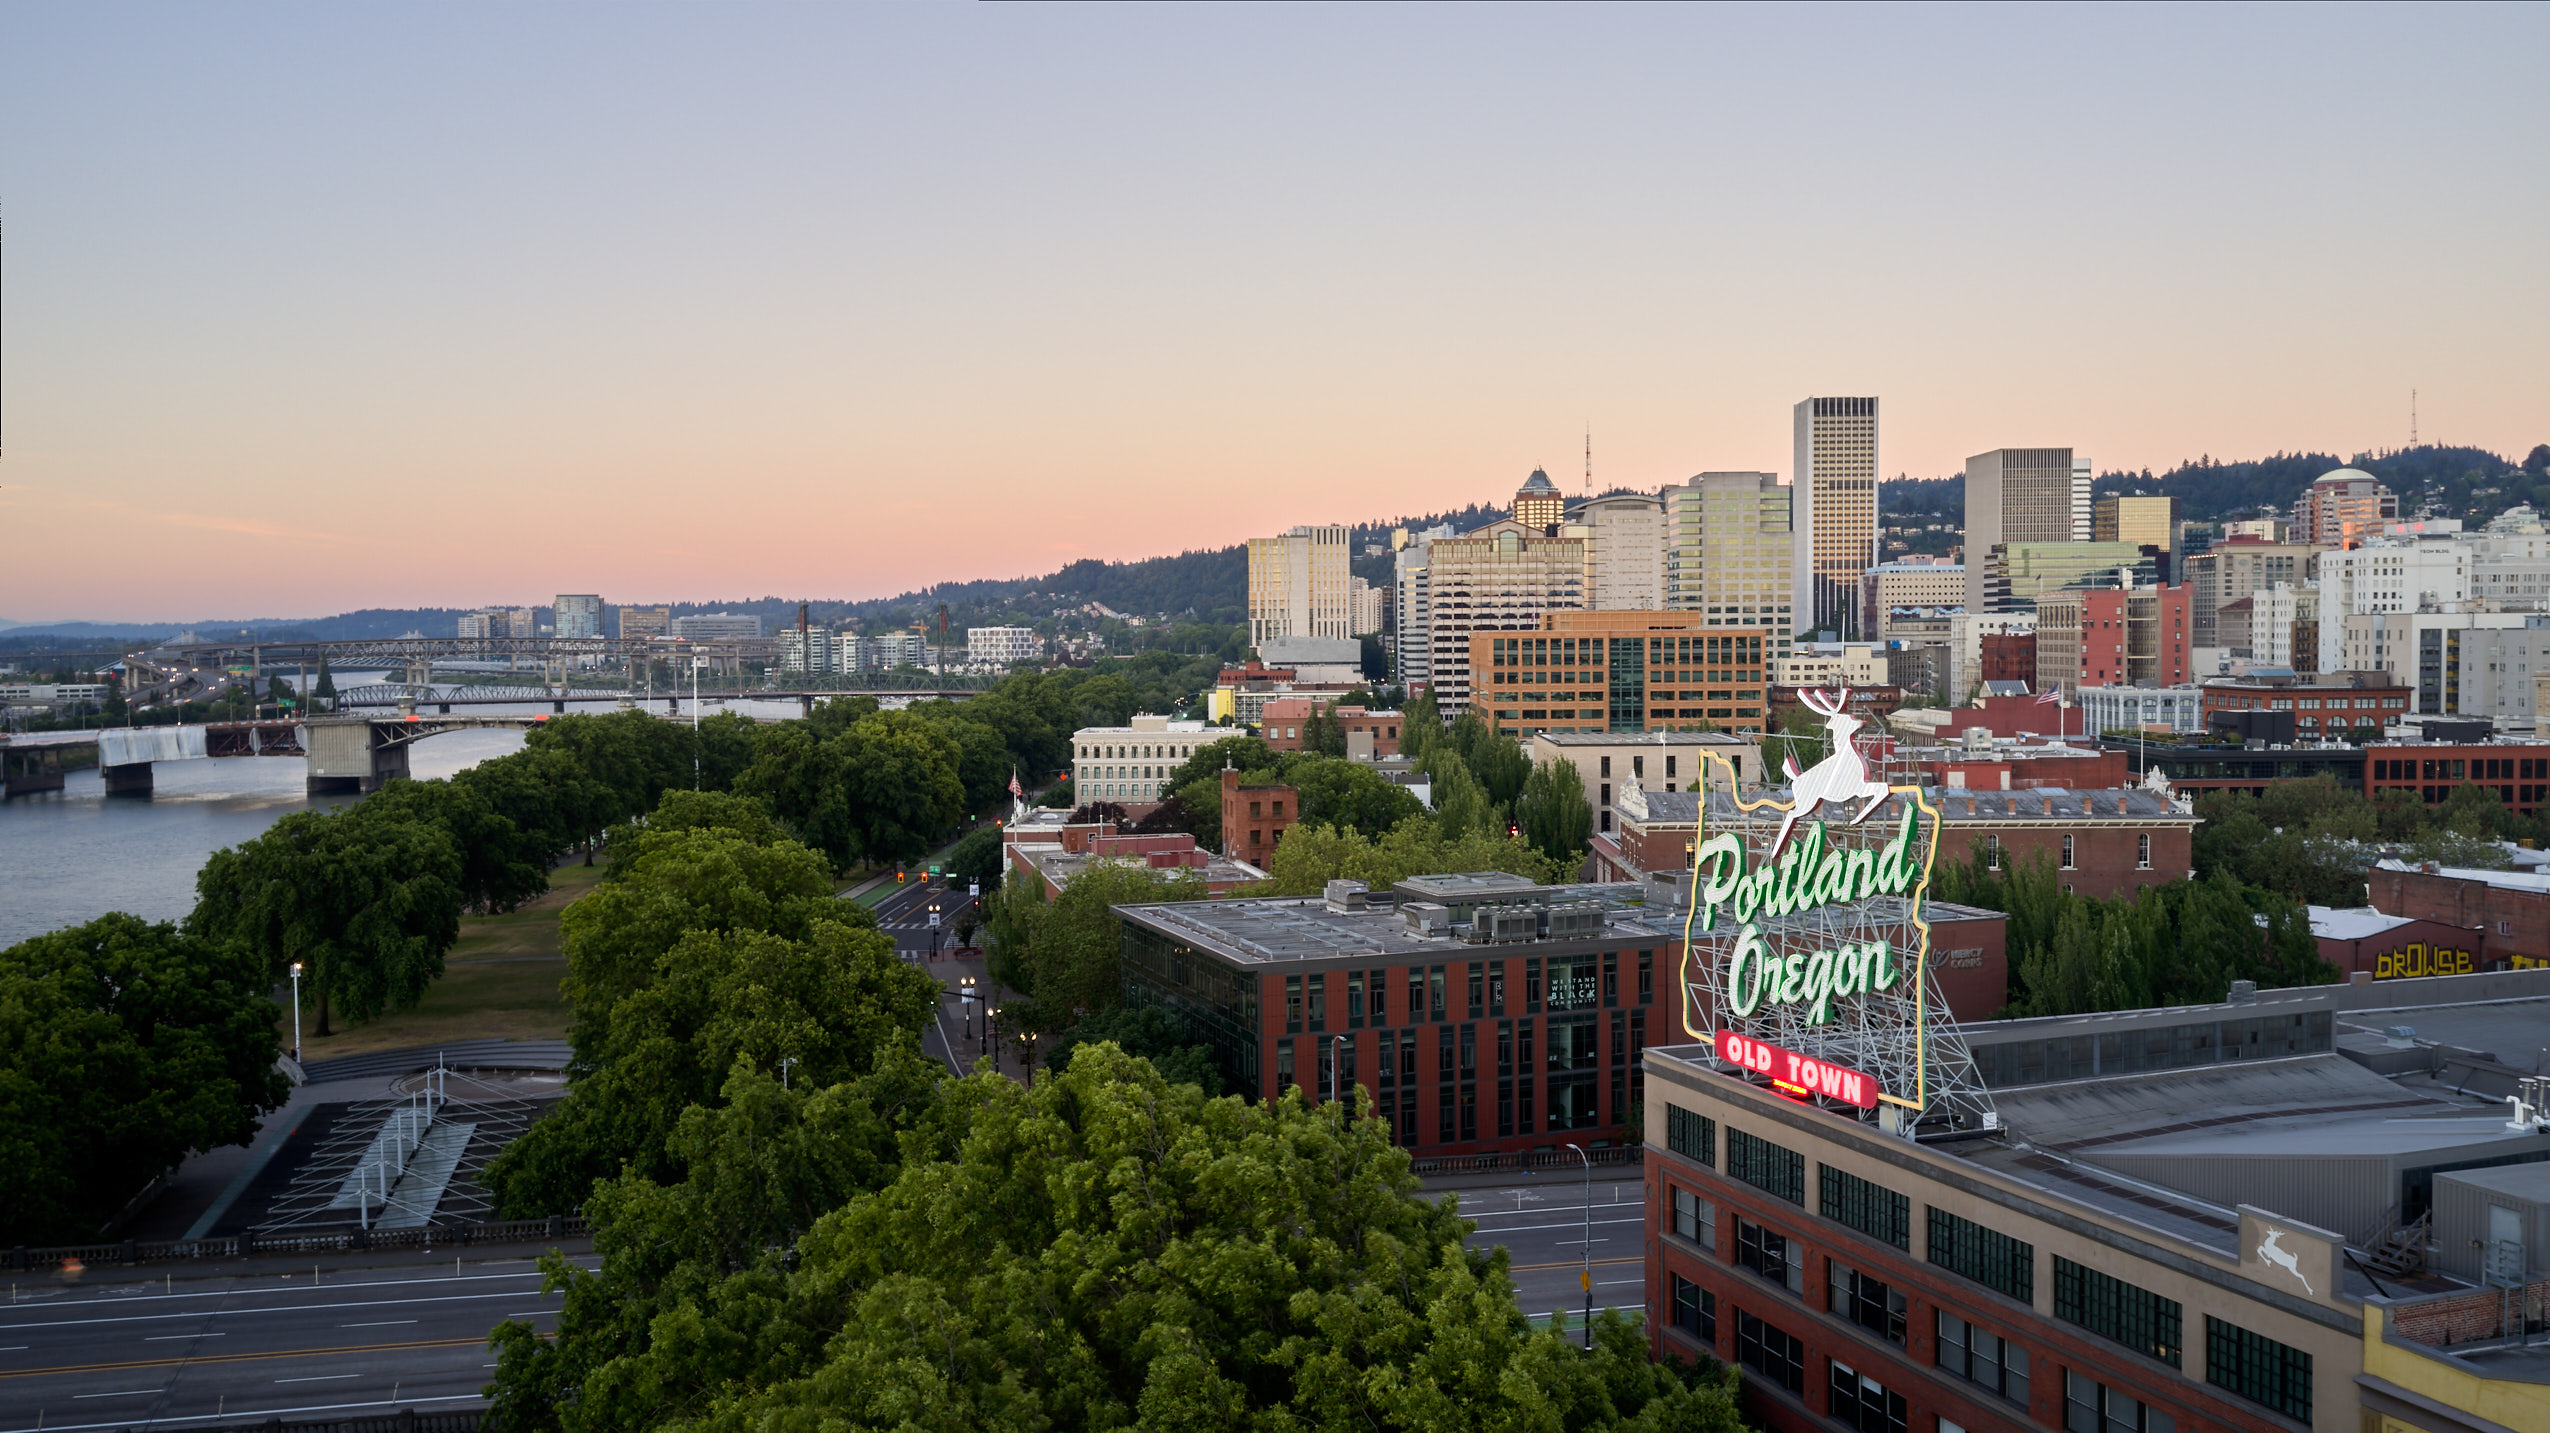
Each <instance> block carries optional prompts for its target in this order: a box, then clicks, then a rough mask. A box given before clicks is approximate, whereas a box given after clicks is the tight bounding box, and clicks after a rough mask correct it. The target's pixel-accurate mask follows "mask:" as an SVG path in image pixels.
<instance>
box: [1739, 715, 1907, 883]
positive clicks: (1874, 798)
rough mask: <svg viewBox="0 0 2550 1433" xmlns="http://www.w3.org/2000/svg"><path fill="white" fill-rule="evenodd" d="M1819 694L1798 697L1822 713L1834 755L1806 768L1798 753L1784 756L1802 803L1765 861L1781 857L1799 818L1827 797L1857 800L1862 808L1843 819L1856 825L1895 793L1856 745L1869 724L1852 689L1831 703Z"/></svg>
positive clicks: (1794, 808)
mask: <svg viewBox="0 0 2550 1433" xmlns="http://www.w3.org/2000/svg"><path fill="white" fill-rule="evenodd" d="M1818 695H1819V693H1816V692H1811V691H1800V692H1799V693H1798V694H1797V699H1798V701H1799V702H1801V703H1803V704H1804V705H1805V707H1806V709H1807V710H1808V711H1812V712H1820V713H1822V714H1823V717H1824V730H1825V732H1826V733H1827V734H1828V735H1830V736H1831V737H1832V739H1833V754H1832V755H1830V756H1827V757H1825V758H1824V759H1823V760H1822V761H1819V762H1817V763H1815V764H1814V765H1813V766H1811V767H1809V768H1807V769H1806V770H1804V771H1800V770H1798V769H1797V757H1796V756H1795V755H1794V754H1791V755H1789V756H1786V757H1783V758H1782V759H1781V761H1780V765H1781V767H1782V768H1783V769H1785V770H1786V771H1787V772H1788V774H1789V795H1790V797H1791V799H1792V800H1794V801H1795V802H1796V803H1797V804H1796V805H1794V806H1791V807H1790V808H1789V812H1788V819H1786V820H1784V821H1782V822H1781V823H1780V832H1779V834H1778V835H1777V836H1774V837H1772V838H1771V849H1769V850H1768V851H1765V852H1763V853H1762V859H1764V860H1765V861H1768V860H1771V859H1773V858H1774V857H1776V856H1778V855H1779V854H1780V851H1781V850H1782V849H1783V848H1784V847H1786V846H1787V845H1788V843H1789V833H1790V832H1791V831H1794V830H1796V829H1797V823H1798V822H1799V821H1802V820H1804V819H1805V818H1806V817H1807V816H1808V815H1810V814H1812V813H1813V812H1814V811H1815V809H1816V808H1817V807H1819V806H1821V805H1823V804H1824V803H1825V802H1828V801H1829V802H1832V803H1833V804H1834V805H1836V806H1848V805H1849V804H1851V803H1852V802H1854V801H1856V802H1858V803H1859V809H1858V810H1857V811H1854V812H1852V813H1851V815H1850V819H1849V820H1848V821H1847V822H1845V823H1844V824H1846V825H1851V826H1856V825H1858V824H1859V823H1860V822H1862V821H1865V820H1867V819H1868V813H1869V812H1871V811H1874V810H1876V809H1877V808H1878V807H1879V806H1880V805H1881V804H1883V803H1884V802H1885V800H1886V798H1887V797H1888V796H1889V795H1891V794H1892V793H1891V792H1890V791H1889V790H1888V789H1887V786H1886V783H1885V782H1883V781H1879V780H1878V779H1876V778H1875V777H1872V776H1870V775H1869V774H1868V763H1867V762H1865V761H1862V760H1861V759H1860V755H1859V748H1858V747H1856V746H1853V745H1851V736H1852V734H1853V733H1855V732H1857V731H1858V730H1859V729H1860V728H1861V727H1863V726H1866V725H1867V723H1866V722H1864V721H1862V720H1861V719H1860V718H1858V717H1855V716H1853V715H1851V713H1850V711H1849V707H1848V703H1849V702H1850V697H1851V689H1850V688H1848V687H1844V688H1842V689H1841V691H1840V693H1839V694H1837V695H1836V696H1834V697H1833V698H1832V699H1831V700H1830V701H1829V702H1826V701H1817V700H1816V697H1817V696H1818Z"/></svg>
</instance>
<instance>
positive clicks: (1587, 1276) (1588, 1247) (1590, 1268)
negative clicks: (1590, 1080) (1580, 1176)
mask: <svg viewBox="0 0 2550 1433" xmlns="http://www.w3.org/2000/svg"><path fill="white" fill-rule="evenodd" d="M1568 1148H1569V1149H1572V1150H1574V1151H1576V1157H1577V1158H1578V1159H1581V1160H1583V1161H1585V1267H1584V1270H1583V1271H1582V1272H1580V1273H1579V1274H1577V1276H1576V1281H1577V1282H1578V1283H1580V1284H1583V1285H1584V1286H1585V1348H1586V1350H1587V1351H1588V1352H1591V1351H1592V1349H1593V1347H1594V1157H1593V1156H1592V1155H1590V1154H1587V1153H1586V1152H1585V1147H1584V1146H1583V1145H1581V1144H1571V1145H1569V1146H1568Z"/></svg>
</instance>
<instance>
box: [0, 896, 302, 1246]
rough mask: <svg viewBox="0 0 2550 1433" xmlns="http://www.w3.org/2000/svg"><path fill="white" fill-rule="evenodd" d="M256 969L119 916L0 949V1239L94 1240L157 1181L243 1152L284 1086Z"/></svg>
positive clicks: (170, 928) (263, 981) (253, 958)
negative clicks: (230, 1147)
mask: <svg viewBox="0 0 2550 1433" xmlns="http://www.w3.org/2000/svg"><path fill="white" fill-rule="evenodd" d="M267 974H268V972H267V969H266V966H265V962H264V961H263V960H262V959H261V958H260V957H259V956H258V955H257V954H256V953H255V952H253V951H250V950H247V949H244V948H241V947H238V946H222V945H216V944H214V943H213V942H210V941H207V940H203V939H201V938H198V937H196V936H192V935H189V934H187V933H185V932H183V931H181V930H180V929H179V928H178V927H176V926H174V925H171V924H167V923H165V922H163V923H160V924H156V925H154V924H151V923H149V922H146V921H143V920H141V919H140V918H139V917H136V916H129V915H124V914H121V913H117V914H113V915H106V916H100V917H99V918H98V919H96V920H93V921H90V922H88V923H87V924H86V925H78V926H72V927H69V928H67V929H64V930H57V931H53V932H50V933H48V934H45V935H40V936H37V937H35V938H34V939H32V940H27V941H21V942H19V943H18V944H16V945H13V946H11V947H9V948H8V949H6V950H0V1211H5V1217H0V1236H4V1237H5V1239H6V1240H7V1241H8V1242H14V1243H22V1244H52V1243H82V1242H86V1241H88V1240H92V1239H95V1238H97V1237H98V1231H99V1226H100V1225H102V1224H103V1223H105V1222H106V1220H107V1219H109V1218H110V1217H112V1216H113V1215H114V1214H115V1213H116V1211H117V1210H119V1209H121V1208H122V1207H123V1206H124V1205H125V1203H126V1202H127V1201H129V1200H130V1199H132V1198H133V1196H134V1195H136V1194H139V1193H140V1192H141V1190H142V1188H143V1186H145V1185H146V1184H148V1183H149V1182H150V1181H151V1179H153V1178H154V1177H156V1176H157V1175H158V1174H159V1173H160V1172H161V1171H163V1170H166V1169H168V1168H170V1167H172V1166H174V1165H175V1164H177V1162H178V1161H180V1160H181V1159H183V1158H185V1157H186V1156H187V1155H189V1154H194V1153H200V1152H202V1151H204V1150H208V1149H213V1148H216V1147H218V1146H221V1145H226V1144H245V1143H247V1142H248V1140H249V1139H250V1138H251V1137H252V1136H253V1135H255V1133H256V1130H257V1118H258V1116H260V1115H261V1114H263V1113H264V1112H265V1111H267V1110H270V1109H273V1108H275V1107H276V1106H278V1105H280V1104H282V1103H283V1101H284V1097H285V1095H286V1094H288V1093H289V1090H290V1086H289V1085H288V1083H287V1082H286V1081H285V1079H284V1077H283V1075H282V1073H281V1072H280V1071H279V1070H277V1069H276V1068H275V1029H274V1017H275V1007H274V1002H273V1001H272V1000H270V999H268V998H267V996H266V988H267Z"/></svg>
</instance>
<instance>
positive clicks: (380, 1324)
mask: <svg viewBox="0 0 2550 1433" xmlns="http://www.w3.org/2000/svg"><path fill="white" fill-rule="evenodd" d="M414 1322H416V1320H414V1319H377V1320H375V1321H373V1322H371V1323H368V1324H338V1325H337V1327H338V1328H341V1329H385V1328H389V1327H390V1326H392V1325H394V1324H412V1323H414Z"/></svg>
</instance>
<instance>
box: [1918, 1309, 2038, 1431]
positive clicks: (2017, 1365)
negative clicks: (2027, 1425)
mask: <svg viewBox="0 0 2550 1433" xmlns="http://www.w3.org/2000/svg"><path fill="white" fill-rule="evenodd" d="M1938 1326H1939V1347H1938V1354H1939V1366H1940V1367H1941V1368H1944V1369H1946V1370H1948V1371H1949V1372H1950V1373H1953V1374H1955V1375H1957V1376H1958V1377H1959V1378H1962V1379H1964V1380H1966V1381H1967V1382H1968V1383H1972V1384H1978V1385H1980V1386H1982V1387H1984V1388H1986V1389H1989V1390H1991V1391H1992V1392H1994V1393H1997V1394H1999V1395H2000V1396H2002V1397H2003V1398H2006V1399H2008V1400H2010V1401H2011V1402H2012V1403H2015V1404H2017V1405H2019V1406H2020V1407H2021V1408H2025V1407H2027V1406H2028V1351H2027V1350H2026V1349H2023V1348H2021V1347H2019V1346H2018V1345H2017V1344H2015V1343H2012V1342H2010V1341H2009V1340H2007V1339H2005V1338H2003V1337H2001V1336H2000V1335H1999V1334H1996V1333H1993V1332H1992V1331H1990V1330H1989V1329H1983V1328H1978V1327H1976V1326H1975V1325H1973V1324H1970V1323H1967V1322H1966V1321H1965V1320H1964V1319H1961V1318H1959V1317H1957V1316H1956V1315H1955V1314H1952V1313H1950V1312H1948V1311H1947V1310H1946V1309H1941V1310H1939V1318H1938Z"/></svg>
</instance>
